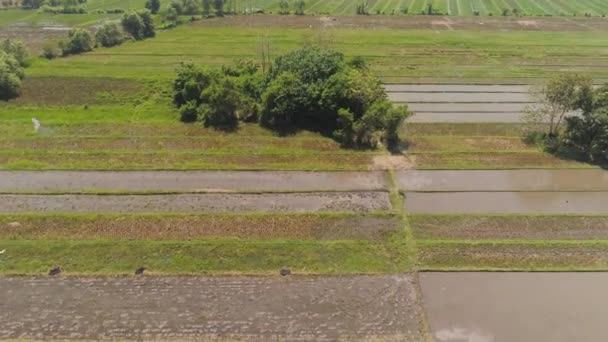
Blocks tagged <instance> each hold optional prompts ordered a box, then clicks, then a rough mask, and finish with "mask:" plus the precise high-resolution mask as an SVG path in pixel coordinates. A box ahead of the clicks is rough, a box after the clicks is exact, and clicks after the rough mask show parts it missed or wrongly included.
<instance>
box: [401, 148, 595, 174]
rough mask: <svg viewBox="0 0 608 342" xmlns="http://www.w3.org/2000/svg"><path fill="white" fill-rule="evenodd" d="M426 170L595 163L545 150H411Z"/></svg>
mask: <svg viewBox="0 0 608 342" xmlns="http://www.w3.org/2000/svg"><path fill="white" fill-rule="evenodd" d="M412 156H414V157H415V161H416V168H418V169H426V170H497V169H500V170H509V169H551V168H559V169H589V168H596V166H593V165H590V164H586V163H581V162H577V161H572V160H564V159H559V158H558V157H556V156H553V155H551V154H548V153H544V152H504V153H499V152H496V151H494V152H472V153H458V152H455V153H453V152H446V153H423V154H412Z"/></svg>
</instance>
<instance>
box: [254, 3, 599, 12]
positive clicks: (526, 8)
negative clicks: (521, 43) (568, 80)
mask: <svg viewBox="0 0 608 342" xmlns="http://www.w3.org/2000/svg"><path fill="white" fill-rule="evenodd" d="M253 3H254V7H256V8H263V9H265V10H266V11H267V12H275V13H276V12H278V11H279V3H280V2H279V1H278V0H254V1H253ZM360 3H361V1H356V0H331V1H323V0H309V1H307V2H306V4H307V6H306V11H307V12H308V13H318V14H324V13H325V14H332V15H349V14H355V13H356V9H357V6H358V5H359V4H360ZM367 3H368V9H369V12H370V13H371V14H400V13H403V12H404V10H407V13H409V14H420V13H421V12H423V11H425V10H426V9H427V6H428V5H429V4H431V5H432V6H433V9H434V10H435V11H438V12H440V13H442V14H446V15H462V16H471V15H475V13H476V12H479V15H490V13H491V14H492V15H501V14H502V11H503V9H509V10H513V9H516V10H517V11H519V13H521V14H524V15H555V16H561V15H572V14H577V15H584V14H585V13H589V14H591V15H602V14H606V13H608V3H606V2H602V1H598V0H577V1H563V0H518V1H513V0H370V1H367Z"/></svg>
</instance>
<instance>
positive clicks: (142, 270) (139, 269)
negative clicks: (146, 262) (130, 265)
mask: <svg viewBox="0 0 608 342" xmlns="http://www.w3.org/2000/svg"><path fill="white" fill-rule="evenodd" d="M145 270H146V268H145V267H140V268H138V269H136V270H135V275H142V274H144V271H145Z"/></svg>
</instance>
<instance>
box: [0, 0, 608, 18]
mask: <svg viewBox="0 0 608 342" xmlns="http://www.w3.org/2000/svg"><path fill="white" fill-rule="evenodd" d="M289 2H290V4H291V5H292V7H291V11H292V12H293V11H294V8H293V3H294V1H289ZM144 3H145V1H144V0H125V1H121V0H89V1H88V4H87V9H88V10H89V12H93V11H95V10H99V9H113V8H122V9H131V8H142V7H143V6H144ZM279 3H280V1H279V0H252V1H243V0H228V2H227V4H226V7H227V8H230V9H236V10H237V11H238V12H239V13H244V12H248V11H256V10H264V12H265V13H267V14H270V13H273V14H276V13H279V10H280V7H279ZM360 3H361V1H358V0H330V1H324V0H308V1H306V9H305V12H306V13H307V14H328V15H355V14H356V11H357V6H358V5H359V4H360ZM367 4H368V5H367V7H368V11H369V13H370V14H385V15H397V14H400V15H403V14H406V13H407V14H421V13H423V12H425V11H426V10H427V8H428V7H427V6H428V5H429V4H430V5H432V6H433V10H434V11H435V12H436V13H437V14H443V15H450V16H474V15H480V16H489V15H493V16H500V15H502V12H503V10H505V9H507V10H509V11H511V13H510V15H512V11H513V10H516V12H517V13H519V14H520V15H527V16H573V15H578V16H583V15H585V14H589V15H593V16H602V15H605V14H607V13H608V3H606V2H603V1H600V0H577V1H563V0H517V1H514V0H368V1H367ZM164 7H165V6H163V8H164ZM2 17H3V16H2V15H1V14H0V23H2V22H3V20H2V19H1V18H2ZM73 17H74V18H76V17H81V18H84V17H85V15H76V16H73ZM89 18H95V17H94V16H89ZM25 19H26V20H30V21H31V20H35V19H36V17H35V16H32V15H29V16H27V17H26V18H25ZM5 20H6V19H5Z"/></svg>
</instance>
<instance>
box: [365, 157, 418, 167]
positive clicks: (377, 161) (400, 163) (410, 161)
mask: <svg viewBox="0 0 608 342" xmlns="http://www.w3.org/2000/svg"><path fill="white" fill-rule="evenodd" d="M372 163H373V164H372V166H371V169H372V170H410V169H413V168H414V166H415V165H416V157H415V156H403V155H396V156H374V158H373V160H372Z"/></svg>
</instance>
